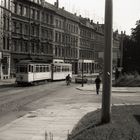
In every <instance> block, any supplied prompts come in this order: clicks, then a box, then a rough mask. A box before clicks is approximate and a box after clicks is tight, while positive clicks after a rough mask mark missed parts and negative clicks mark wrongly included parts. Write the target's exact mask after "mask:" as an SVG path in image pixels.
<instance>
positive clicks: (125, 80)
mask: <svg viewBox="0 0 140 140" xmlns="http://www.w3.org/2000/svg"><path fill="white" fill-rule="evenodd" d="M114 86H119V87H123V86H126V87H139V86H140V75H139V74H138V73H137V72H134V73H129V74H126V73H125V74H124V75H121V76H120V77H119V78H118V79H117V80H116V81H115V83H114Z"/></svg>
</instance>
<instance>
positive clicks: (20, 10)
mask: <svg viewBox="0 0 140 140" xmlns="http://www.w3.org/2000/svg"><path fill="white" fill-rule="evenodd" d="M18 14H19V15H21V16H22V5H21V4H19V5H18Z"/></svg>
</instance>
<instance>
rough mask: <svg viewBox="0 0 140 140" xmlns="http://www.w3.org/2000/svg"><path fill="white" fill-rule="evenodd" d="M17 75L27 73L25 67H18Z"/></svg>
mask: <svg viewBox="0 0 140 140" xmlns="http://www.w3.org/2000/svg"><path fill="white" fill-rule="evenodd" d="M17 73H27V66H23V65H20V66H18V67H17Z"/></svg>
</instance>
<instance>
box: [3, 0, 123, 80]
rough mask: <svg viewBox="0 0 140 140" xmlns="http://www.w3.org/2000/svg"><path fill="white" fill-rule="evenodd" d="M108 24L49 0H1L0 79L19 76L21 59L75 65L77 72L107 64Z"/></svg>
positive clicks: (117, 51)
mask: <svg viewBox="0 0 140 140" xmlns="http://www.w3.org/2000/svg"><path fill="white" fill-rule="evenodd" d="M119 40H120V39H119V34H118V32H114V34H113V67H115V66H117V65H118V63H119V60H120V41H119ZM103 54H104V25H103V24H99V23H98V22H97V23H94V22H93V20H90V19H88V18H83V17H82V16H81V15H80V16H77V15H76V13H75V14H72V13H70V12H68V11H66V10H65V9H64V7H62V8H60V7H59V1H58V0H57V1H56V2H55V3H54V5H52V4H50V3H48V2H46V1H45V0H1V1H0V78H1V79H6V78H10V77H11V76H14V75H15V72H16V71H15V68H16V64H17V63H18V62H19V61H20V60H21V59H32V60H43V61H45V62H48V63H52V62H67V63H71V64H72V70H73V73H75V74H77V73H80V72H81V70H82V63H83V64H84V73H91V72H96V71H99V70H101V69H102V67H103Z"/></svg>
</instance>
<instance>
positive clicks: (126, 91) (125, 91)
mask: <svg viewBox="0 0 140 140" xmlns="http://www.w3.org/2000/svg"><path fill="white" fill-rule="evenodd" d="M76 89H77V90H80V91H96V90H95V89H93V90H91V89H82V88H78V87H76ZM100 92H102V90H100ZM112 92H115V93H118V92H120V93H138V92H139V91H129V90H124V91H121V90H120V91H119V90H112Z"/></svg>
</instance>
